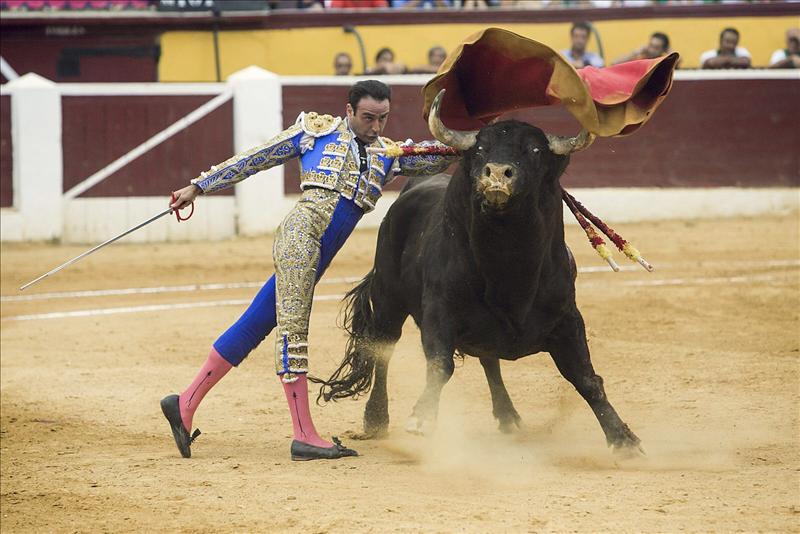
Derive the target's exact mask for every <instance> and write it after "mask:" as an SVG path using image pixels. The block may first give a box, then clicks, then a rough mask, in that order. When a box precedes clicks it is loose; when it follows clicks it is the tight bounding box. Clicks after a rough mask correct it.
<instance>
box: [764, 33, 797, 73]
mask: <svg viewBox="0 0 800 534" xmlns="http://www.w3.org/2000/svg"><path fill="white" fill-rule="evenodd" d="M769 68H771V69H798V68H800V28H789V29H788V30H786V48H781V49H778V50H775V52H773V53H772V57H771V58H770V59H769Z"/></svg>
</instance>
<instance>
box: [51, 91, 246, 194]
mask: <svg viewBox="0 0 800 534" xmlns="http://www.w3.org/2000/svg"><path fill="white" fill-rule="evenodd" d="M211 98H212V97H210V96H205V95H203V96H200V95H179V96H172V95H170V96H164V95H160V96H155V95H148V96H102V97H96V96H85V97H84V96H65V97H63V98H62V100H61V102H62V112H63V126H62V128H63V147H64V191H67V190H68V189H70V188H72V187H73V186H75V185H77V184H78V183H80V182H82V181H83V180H84V179H86V178H88V177H89V176H91V175H92V174H94V173H95V172H97V171H98V170H100V169H101V168H103V167H105V166H106V165H108V164H109V163H111V162H112V161H114V160H115V159H117V158H119V157H120V156H122V155H124V154H125V153H127V152H128V151H130V150H131V149H133V148H134V147H136V146H137V145H139V144H141V143H142V142H144V141H146V140H147V139H149V138H150V137H151V136H153V135H154V134H156V133H158V132H160V131H161V130H163V129H164V128H166V127H167V126H169V125H170V124H172V123H173V122H175V121H176V120H177V119H179V118H181V117H183V116H184V115H186V114H187V113H189V112H190V111H192V110H194V109H196V108H197V107H199V106H201V105H202V104H204V103H205V102H207V101H208V100H210V99H211ZM232 113H233V108H232V104H231V102H230V101H229V102H227V103H225V104H223V105H222V106H220V107H219V108H217V109H215V110H214V111H212V112H211V113H209V114H208V115H206V116H205V117H203V118H202V119H200V120H199V121H197V122H196V123H194V124H193V125H191V126H189V128H188V129H186V130H183V131H181V132H179V133H177V134H176V135H174V136H173V137H171V138H170V139H168V140H166V141H164V142H163V143H161V144H160V145H158V146H157V147H155V148H154V149H152V150H150V151H149V152H147V153H146V154H144V155H143V156H141V157H139V158H138V159H136V160H134V161H133V162H131V163H130V164H128V165H127V166H125V167H123V168H122V169H120V170H119V171H117V172H116V173H114V174H112V175H111V176H109V177H108V178H107V179H105V180H104V181H102V182H100V183H99V184H97V185H96V186H94V187H92V188H91V189H89V190H87V191H86V192H85V193H83V194H82V195H81V197H119V196H162V195H168V194H169V192H170V191H172V190H175V189H179V188H181V187H184V186H186V185H187V183H188V181H189V180H190V179H191V178H194V177H195V176H197V175H198V174H199V173H200V171H203V170H206V169H208V168H209V167H211V165H213V164H215V163H219V162H221V161H223V160H225V159H227V158H228V157H230V155H231V154H232V153H233V118H232ZM220 194H229V195H230V194H233V190H228V191H223V192H222V193H220Z"/></svg>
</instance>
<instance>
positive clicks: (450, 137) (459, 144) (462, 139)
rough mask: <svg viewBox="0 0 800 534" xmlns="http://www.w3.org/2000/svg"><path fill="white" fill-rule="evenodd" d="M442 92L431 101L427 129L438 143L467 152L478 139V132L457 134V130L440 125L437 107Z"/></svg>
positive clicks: (440, 101) (440, 102)
mask: <svg viewBox="0 0 800 534" xmlns="http://www.w3.org/2000/svg"><path fill="white" fill-rule="evenodd" d="M444 91H445V90H444V89H442V90H441V91H439V94H438V95H436V98H434V99H433V104H431V111H430V113H429V114H428V128H430V130H431V134H433V137H435V138H436V140H437V141H439V142H440V143H444V144H445V145H447V146H451V147H453V148H457V149H459V150H469V149H470V148H472V146H473V145H474V144H475V140H476V139H477V138H478V132H477V131H472V132H459V131H458V130H451V129H450V128H448V127H447V126H445V125H444V124H443V123H442V120H441V119H440V118H439V107H440V106H441V104H442V97H443V96H444Z"/></svg>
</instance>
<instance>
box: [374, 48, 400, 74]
mask: <svg viewBox="0 0 800 534" xmlns="http://www.w3.org/2000/svg"><path fill="white" fill-rule="evenodd" d="M405 73H406V66H405V65H403V64H402V63H395V61H394V52H392V49H391V48H386V47H384V48H381V49H380V50H378V53H377V54H375V66H374V67H372V68H370V69H367V74H405Z"/></svg>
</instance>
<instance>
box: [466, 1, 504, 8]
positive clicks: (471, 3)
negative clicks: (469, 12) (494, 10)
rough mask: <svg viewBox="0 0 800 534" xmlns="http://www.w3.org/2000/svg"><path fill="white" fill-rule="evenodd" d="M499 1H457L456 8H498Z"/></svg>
mask: <svg viewBox="0 0 800 534" xmlns="http://www.w3.org/2000/svg"><path fill="white" fill-rule="evenodd" d="M499 5H500V0H458V1H457V3H456V7H460V8H461V9H486V8H487V7H498V6H499Z"/></svg>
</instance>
